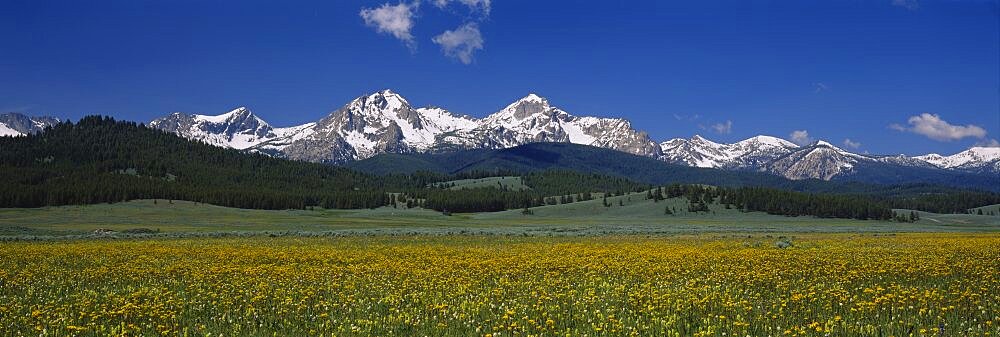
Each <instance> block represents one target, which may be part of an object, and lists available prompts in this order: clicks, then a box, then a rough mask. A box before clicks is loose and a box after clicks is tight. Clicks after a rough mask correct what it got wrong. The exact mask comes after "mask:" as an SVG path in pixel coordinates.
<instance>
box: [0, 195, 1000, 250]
mask: <svg viewBox="0 0 1000 337" xmlns="http://www.w3.org/2000/svg"><path fill="white" fill-rule="evenodd" d="M607 204H608V206H605V203H604V201H603V200H601V199H600V198H598V199H595V200H589V201H583V202H576V203H569V204H561V205H551V206H541V207H534V208H531V213H532V214H531V215H525V214H523V213H522V212H523V210H510V211H504V212H495V213H476V214H455V215H451V216H446V215H443V214H441V213H439V212H436V211H432V210H426V209H419V208H414V209H406V208H405V207H402V206H400V207H398V208H394V207H382V208H378V209H364V210H327V209H314V210H283V211H267V210H247V209H237V208H226V207H219V206H213V205H207V204H198V203H192V202H187V201H176V200H175V201H168V200H155V201H154V200H138V201H131V202H123V203H116V204H97V205H86V206H59V207H43V208H31V209H0V238H5V239H25V238H27V239H35V238H60V237H89V236H93V235H94V232H95V231H98V230H104V231H103V232H104V233H105V234H120V235H123V233H126V232H131V233H134V234H141V235H159V236H177V235H210V234H211V235H216V234H218V235H260V234H277V235H300V234H301V235H342V234H344V235H346V234H463V233H464V234H484V235H600V234H657V233H660V234H685V233H705V232H721V233H733V232H737V233H739V232H748V233H776V234H780V233H803V232H994V231H1000V216H988V215H969V214H933V213H926V212H920V213H919V214H920V220H919V221H917V222H915V223H898V222H888V221H860V220H851V219H820V218H815V217H786V216H777V215H769V214H765V213H759V212H750V213H743V212H740V211H738V210H735V209H726V208H725V207H723V206H722V205H718V204H712V205H709V208H710V211H709V212H700V213H691V212H688V211H687V204H688V202H687V200H686V199H684V198H676V199H667V200H664V201H660V202H652V201H650V200H645V199H644V198H643V196H642V195H640V194H638V193H636V194H629V195H623V196H616V197H609V198H608V202H607ZM667 208H670V209H671V210H672V212H673V213H674V214H671V215H667V214H664V213H665V212H664V211H665V209H667ZM902 211H903V212H905V213H909V211H907V210H902ZM112 232H117V233H112ZM150 232H152V233H150Z"/></svg>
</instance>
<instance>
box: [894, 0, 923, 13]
mask: <svg viewBox="0 0 1000 337" xmlns="http://www.w3.org/2000/svg"><path fill="white" fill-rule="evenodd" d="M892 5H893V6H896V7H903V8H906V9H909V10H911V11H915V10H917V9H919V8H920V3H918V2H917V0H892Z"/></svg>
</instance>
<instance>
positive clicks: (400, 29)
mask: <svg viewBox="0 0 1000 337" xmlns="http://www.w3.org/2000/svg"><path fill="white" fill-rule="evenodd" d="M418 5H419V2H415V3H413V4H407V3H399V4H398V5H394V6H393V5H389V4H388V3H387V4H383V5H382V6H379V7H378V8H362V9H361V13H358V14H359V15H361V18H362V19H364V20H365V25H367V26H369V27H373V28H375V31H377V32H379V33H383V34H389V35H392V36H393V37H395V38H397V39H399V40H400V41H403V43H404V44H406V47H408V48H410V49H411V50H412V49H414V48H416V47H417V42H416V40H414V38H413V34H411V33H410V31H411V30H412V29H413V24H414V20H413V18H414V14H413V12H414V10H415V9H416V8H417V6H418Z"/></svg>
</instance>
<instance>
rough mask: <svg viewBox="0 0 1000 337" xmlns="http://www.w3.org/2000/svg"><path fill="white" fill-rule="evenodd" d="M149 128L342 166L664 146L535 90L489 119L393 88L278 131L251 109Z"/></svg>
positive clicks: (646, 151) (173, 118)
mask: <svg viewBox="0 0 1000 337" xmlns="http://www.w3.org/2000/svg"><path fill="white" fill-rule="evenodd" d="M150 126H152V127H154V128H158V129H161V130H164V131H168V132H174V133H177V134H178V135H181V136H183V137H186V138H189V139H195V140H199V141H203V142H206V143H209V144H213V145H218V146H224V147H231V148H236V149H248V150H251V151H258V152H262V153H267V154H270V155H273V156H277V157H283V158H289V159H295V160H305V161H313V162H323V163H334V164H336V163H344V162H348V161H352V160H359V159H365V158H369V157H372V156H374V155H376V154H379V153H414V152H442V151H451V150H460V149H481V148H491V149H495V148H506V147H512V146H517V145H522V144H526V143H531V142H573V143H578V144H587V145H594V146H601V147H606V148H612V149H616V150H620V151H624V152H629V153H634V154H639V155H643V156H650V157H659V156H660V149H659V147H658V146H656V144H655V143H654V142H653V141H652V140H651V139H650V138H649V136H648V135H647V134H646V133H644V132H639V131H636V130H635V129H633V128H632V126H631V124H630V123H629V122H628V121H627V120H624V119H618V118H597V117H577V116H573V115H571V114H569V113H567V112H566V111H563V110H561V109H559V108H556V107H554V106H551V105H550V104H549V102H548V100H547V99H545V98H542V97H540V96H538V95H535V94H530V95H528V96H526V97H524V98H522V99H520V100H518V101H516V102H514V103H511V104H510V105H508V106H507V107H506V108H504V109H502V110H500V111H498V112H496V113H493V114H491V115H489V116H487V117H486V118H483V119H476V118H473V117H469V116H465V115H459V114H455V113H452V112H450V111H448V110H445V109H442V108H438V107H424V108H414V107H413V106H412V105H410V103H409V102H408V101H407V100H406V99H405V98H403V97H402V96H400V95H399V94H397V93H395V92H393V91H391V90H383V91H379V92H376V93H372V94H369V95H365V96H361V97H358V98H356V99H354V100H352V101H351V102H349V103H347V104H346V105H344V106H343V107H341V108H339V109H337V110H334V111H333V112H331V113H329V114H328V115H327V116H326V117H324V118H322V119H320V120H319V121H316V122H314V123H308V124H304V125H299V126H293V127H288V128H273V127H271V126H270V125H268V124H267V123H266V122H264V121H263V120H261V119H259V118H257V117H256V116H254V115H253V113H251V112H250V111H249V110H247V109H245V108H239V109H236V110H233V111H231V112H229V113H226V114H222V115H218V116H205V115H190V114H183V113H173V114H171V115H168V116H166V117H163V118H159V119H156V120H154V121H153V122H151V123H150Z"/></svg>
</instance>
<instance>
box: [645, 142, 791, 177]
mask: <svg viewBox="0 0 1000 337" xmlns="http://www.w3.org/2000/svg"><path fill="white" fill-rule="evenodd" d="M660 147H661V149H662V150H663V156H662V157H661V159H663V160H665V161H668V162H673V163H678V164H684V165H689V166H697V167H709V168H725V169H740V170H757V171H760V170H763V167H764V166H765V165H766V164H767V163H770V162H771V161H774V160H775V159H777V158H779V157H781V156H784V155H787V154H789V153H791V152H792V151H793V150H794V149H796V148H798V146H796V145H795V144H793V143H791V142H789V141H786V140H783V139H780V138H776V137H770V136H756V137H752V138H749V139H746V140H743V141H740V142H736V143H733V144H720V143H716V142H713V141H710V140H708V139H705V138H703V137H701V136H698V135H695V136H694V137H692V138H691V139H680V138H677V139H671V140H668V141H666V142H663V143H660Z"/></svg>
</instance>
